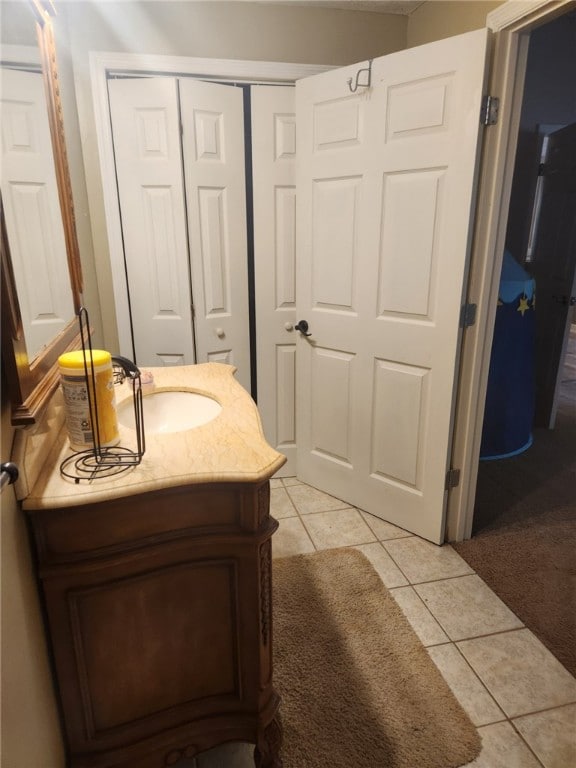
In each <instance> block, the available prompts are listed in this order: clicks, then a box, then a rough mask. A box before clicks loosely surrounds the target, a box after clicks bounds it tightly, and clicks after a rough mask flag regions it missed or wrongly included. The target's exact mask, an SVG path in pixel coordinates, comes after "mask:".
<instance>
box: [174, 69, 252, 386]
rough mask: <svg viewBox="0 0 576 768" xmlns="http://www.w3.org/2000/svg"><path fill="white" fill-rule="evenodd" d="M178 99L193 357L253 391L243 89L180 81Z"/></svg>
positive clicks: (186, 80) (185, 79) (188, 80)
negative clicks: (231, 370)
mask: <svg viewBox="0 0 576 768" xmlns="http://www.w3.org/2000/svg"><path fill="white" fill-rule="evenodd" d="M180 99H181V113H182V114H181V118H182V126H183V130H182V147H183V157H184V178H185V184H186V203H187V211H188V231H189V238H190V265H191V273H192V285H193V293H194V322H195V327H196V356H197V360H198V362H221V363H230V364H232V365H235V366H236V367H237V369H238V370H237V373H236V378H237V379H238V381H239V382H240V383H241V384H242V385H243V386H244V387H245V388H246V389H247V390H248V391H249V392H250V327H249V307H248V253H247V231H246V182H245V149H244V105H243V94H242V89H241V88H236V87H235V86H231V85H221V84H217V83H206V82H201V81H199V80H195V79H192V78H181V79H180Z"/></svg>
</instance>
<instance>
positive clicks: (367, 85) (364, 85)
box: [348, 59, 374, 93]
mask: <svg viewBox="0 0 576 768" xmlns="http://www.w3.org/2000/svg"><path fill="white" fill-rule="evenodd" d="M373 61H374V59H370V60H369V61H368V66H367V67H364V68H363V69H359V70H358V72H356V81H355V82H354V88H352V79H353V78H351V77H349V78H348V88H350V90H351V91H352V93H356V91H357V90H358V87H359V86H360V87H362V88H370V86H371V84H372V62H373ZM362 72H368V76H367V78H366V79H367V82H365V83H361V82H360V75H361V74H362Z"/></svg>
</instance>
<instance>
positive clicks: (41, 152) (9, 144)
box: [0, 67, 74, 360]
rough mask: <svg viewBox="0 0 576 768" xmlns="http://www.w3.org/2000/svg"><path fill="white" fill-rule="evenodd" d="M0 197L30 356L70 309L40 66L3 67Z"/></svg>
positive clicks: (66, 317) (58, 327) (68, 317)
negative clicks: (32, 69)
mask: <svg viewBox="0 0 576 768" xmlns="http://www.w3.org/2000/svg"><path fill="white" fill-rule="evenodd" d="M0 90H1V104H2V124H1V129H2V199H3V203H4V211H5V218H6V230H7V233H8V240H9V242H10V251H11V255H12V266H13V269H14V279H15V280H16V285H17V287H18V297H19V301H20V311H21V314H22V323H23V326H24V332H25V337H26V350H27V352H28V356H29V358H30V360H33V359H34V358H35V357H36V355H37V354H38V352H40V350H41V349H42V347H44V346H45V345H46V344H47V343H48V342H50V341H51V340H52V339H53V338H54V336H56V335H57V334H58V333H60V332H61V331H62V330H63V329H64V327H65V326H66V325H67V324H68V323H69V322H70V320H72V318H73V317H74V304H73V302H72V290H71V288H70V283H69V281H68V280H62V279H61V277H62V275H63V274H68V260H67V255H66V241H65V239H64V229H63V226H62V215H61V210H60V202H59V198H58V186H57V182H56V172H55V169H54V159H53V157H54V156H53V154H52V141H51V137H50V126H49V124H48V114H47V112H46V93H45V90H44V82H43V79H42V74H41V73H39V72H21V71H17V70H12V69H8V68H4V67H3V68H2V70H1V89H0Z"/></svg>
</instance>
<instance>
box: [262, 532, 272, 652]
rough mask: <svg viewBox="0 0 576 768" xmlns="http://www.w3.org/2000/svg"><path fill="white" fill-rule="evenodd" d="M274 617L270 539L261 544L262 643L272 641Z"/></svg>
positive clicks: (265, 643) (266, 643)
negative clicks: (272, 621)
mask: <svg viewBox="0 0 576 768" xmlns="http://www.w3.org/2000/svg"><path fill="white" fill-rule="evenodd" d="M271 618H272V543H271V541H270V539H268V540H267V541H265V542H264V543H263V544H261V546H260V632H261V635H262V643H263V644H264V645H268V642H269V641H270V632H271Z"/></svg>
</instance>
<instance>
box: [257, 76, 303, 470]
mask: <svg viewBox="0 0 576 768" xmlns="http://www.w3.org/2000/svg"><path fill="white" fill-rule="evenodd" d="M250 92H251V103H252V180H253V190H254V191H253V195H254V211H255V212H256V213H255V216H254V276H255V284H256V285H255V294H256V354H257V374H258V410H259V411H260V416H261V418H262V425H263V427H264V434H265V435H266V439H267V440H268V442H269V443H271V445H273V446H274V447H275V448H276V450H277V451H280V452H281V453H283V454H284V455H285V456H286V457H287V458H288V461H287V462H286V464H285V465H284V466H283V467H282V469H281V470H280V472H278V475H279V476H280V475H282V476H284V477H289V476H290V475H295V474H296V398H295V394H296V338H295V336H296V331H294V325H295V323H296V178H295V176H296V166H295V160H296V115H295V103H294V99H295V90H294V88H288V87H282V86H264V85H260V86H258V85H257V86H252V87H251V89H250Z"/></svg>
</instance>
